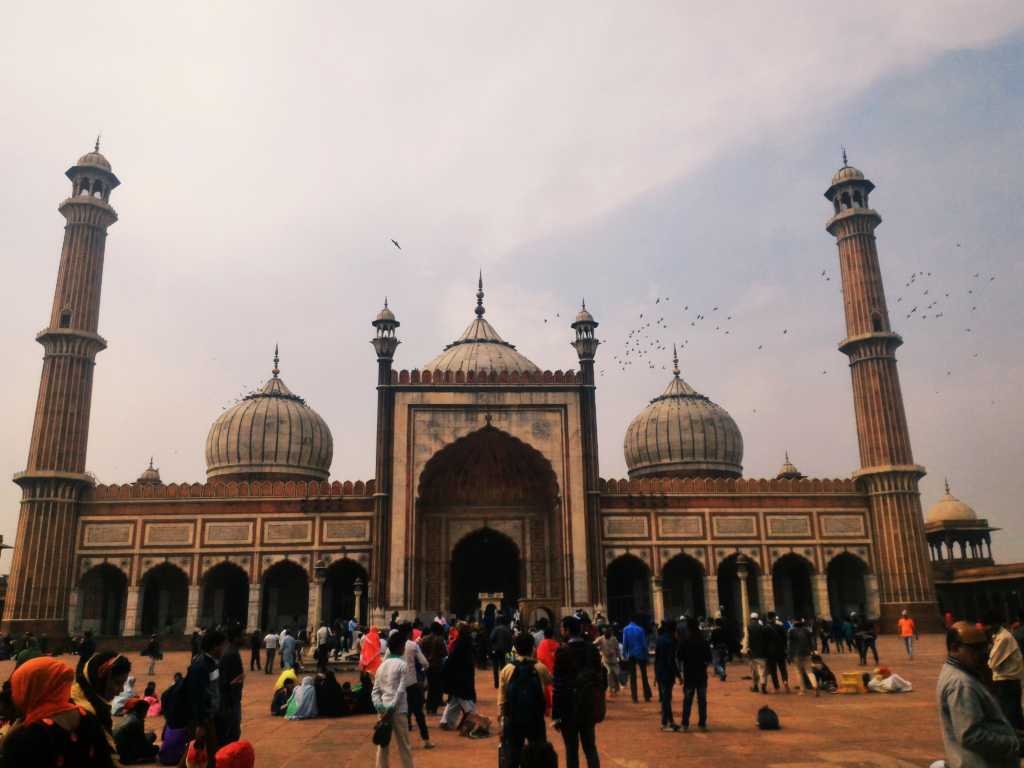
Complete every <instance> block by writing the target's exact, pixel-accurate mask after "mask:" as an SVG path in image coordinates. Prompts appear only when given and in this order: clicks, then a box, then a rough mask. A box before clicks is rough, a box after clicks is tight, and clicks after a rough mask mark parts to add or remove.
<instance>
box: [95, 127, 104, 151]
mask: <svg viewBox="0 0 1024 768" xmlns="http://www.w3.org/2000/svg"><path fill="white" fill-rule="evenodd" d="M102 135H103V131H100V132H99V133H97V134H96V147H95V149H94V150H93V151H94V152H99V151H100V136H102Z"/></svg>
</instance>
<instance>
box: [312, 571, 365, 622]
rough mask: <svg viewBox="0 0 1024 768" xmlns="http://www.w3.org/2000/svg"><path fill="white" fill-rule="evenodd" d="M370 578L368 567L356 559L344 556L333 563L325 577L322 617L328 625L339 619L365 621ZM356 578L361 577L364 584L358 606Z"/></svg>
mask: <svg viewBox="0 0 1024 768" xmlns="http://www.w3.org/2000/svg"><path fill="white" fill-rule="evenodd" d="M369 578H370V577H369V575H368V574H367V573H366V569H365V568H363V566H361V565H360V564H359V563H357V562H356V561H355V560H349V559H348V558H342V559H340V560H335V561H334V562H333V563H331V565H330V567H328V569H327V575H326V577H325V579H324V596H323V608H322V609H321V613H322V614H323V615H322V616H321V619H322V620H323V621H324V622H325V623H326V624H327V625H328V626H331V625H333V624H334V623H335V622H337V621H341V622H347V621H348V620H349V619H356V620H358V621H360V622H362V621H365V620H366V617H367V613H366V588H365V585H366V583H367V582H368V581H369ZM356 579H361V580H362V582H363V585H364V588H363V594H362V595H361V597H360V599H359V606H356V596H355V584H356Z"/></svg>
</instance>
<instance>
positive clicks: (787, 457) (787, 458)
mask: <svg viewBox="0 0 1024 768" xmlns="http://www.w3.org/2000/svg"><path fill="white" fill-rule="evenodd" d="M783 453H784V454H785V456H786V463H787V464H789V463H790V462H789V451H783Z"/></svg>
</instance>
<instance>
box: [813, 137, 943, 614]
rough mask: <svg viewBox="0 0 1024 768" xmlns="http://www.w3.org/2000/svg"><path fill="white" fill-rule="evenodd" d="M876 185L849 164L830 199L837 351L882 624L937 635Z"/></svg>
mask: <svg viewBox="0 0 1024 768" xmlns="http://www.w3.org/2000/svg"><path fill="white" fill-rule="evenodd" d="M874 188H875V185H874V184H872V183H871V182H870V181H868V180H867V179H866V178H864V174H863V173H861V172H860V171H858V170H857V169H856V168H853V167H851V166H850V165H848V164H847V162H846V151H845V150H844V151H843V167H842V168H840V169H839V170H838V171H836V174H835V175H834V176H833V177H832V185H831V186H830V187H829V188H828V191H826V192H825V197H827V198H828V199H829V201H830V202H831V203H832V205H833V207H834V209H835V215H834V216H832V218H831V219H829V221H828V225H827V227H826V228H827V229H828V231H829V233H830V234H831V235H833V236H834V237H835V238H836V242H837V245H838V246H839V267H840V271H841V273H842V278H843V302H844V306H845V311H846V339H845V340H844V341H843V342H842V343H841V344H840V345H839V349H840V351H841V352H843V353H844V354H845V355H846V356H847V357H849V359H850V375H851V377H852V379H853V402H854V411H855V414H856V419H857V441H858V443H859V445H860V466H861V468H860V470H859V471H858V472H857V473H856V475H855V477H856V478H857V479H858V481H859V483H860V485H861V487H862V488H863V489H864V491H865V492H866V493H867V496H868V504H869V507H870V515H871V527H872V531H873V534H874V539H875V563H874V564H873V565H874V569H875V573H876V574H877V577H878V587H879V601H880V609H881V620H882V625H883V628H884V629H885V630H887V631H888V630H891V629H893V628H895V624H896V620H897V619H898V618H899V614H900V611H901V610H903V609H907V610H909V611H910V612H911V614H912V615H913V616H914V618H915V619H916V620H917V623H918V626H919V627H924V626H927V627H930V628H931V627H934V628H938V619H939V615H938V609H937V606H936V602H935V591H934V588H933V586H932V581H931V571H930V568H929V564H928V556H927V545H926V542H925V536H924V521H923V518H922V515H921V499H920V493H919V491H918V487H917V484H918V481H919V480H920V479H921V478H922V477H923V476H924V474H925V470H924V467H921V466H918V465H917V464H915V463H914V456H913V453H912V452H911V450H910V433H909V431H908V429H907V417H906V413H905V412H904V409H903V394H902V392H901V391H900V378H899V372H898V371H897V368H896V349H897V348H898V347H899V346H900V345H901V344H902V343H903V339H902V338H901V337H900V336H899V334H897V333H894V332H893V330H892V326H891V325H890V323H889V311H888V309H887V308H886V305H885V292H884V290H883V288H882V273H881V270H880V268H879V266H878V250H877V248H876V246H875V228H876V227H877V226H878V225H879V224H880V223H881V221H882V218H881V217H880V216H879V215H878V213H877V212H875V211H874V210H873V209H871V208H870V207H869V205H868V195H869V194H870V193H871V191H872V190H873V189H874Z"/></svg>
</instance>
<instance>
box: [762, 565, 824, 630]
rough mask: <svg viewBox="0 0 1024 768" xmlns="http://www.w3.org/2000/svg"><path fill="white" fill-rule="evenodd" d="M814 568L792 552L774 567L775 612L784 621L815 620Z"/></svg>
mask: <svg viewBox="0 0 1024 768" xmlns="http://www.w3.org/2000/svg"><path fill="white" fill-rule="evenodd" d="M813 576H814V567H813V566H812V565H811V563H810V562H809V561H808V560H807V559H806V558H803V557H801V556H800V555H797V554H795V553H792V552H790V553H789V554H788V555H783V556H782V557H780V558H779V559H778V560H776V561H775V565H773V566H772V593H773V594H774V596H775V612H776V613H777V614H779V616H781V617H782V618H784V619H808V620H810V619H813V618H814V616H815V611H814V592H813V589H814V587H813V585H812V578H813Z"/></svg>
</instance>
